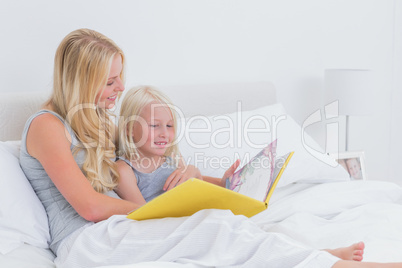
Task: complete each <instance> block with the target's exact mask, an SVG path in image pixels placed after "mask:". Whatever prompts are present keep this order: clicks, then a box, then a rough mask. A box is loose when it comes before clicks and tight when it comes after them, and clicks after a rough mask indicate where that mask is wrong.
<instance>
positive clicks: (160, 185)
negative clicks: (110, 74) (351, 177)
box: [116, 86, 240, 204]
mask: <svg viewBox="0 0 402 268" xmlns="http://www.w3.org/2000/svg"><path fill="white" fill-rule="evenodd" d="M176 125H177V120H176V113H175V106H174V105H173V104H172V102H171V101H170V100H169V98H168V97H167V96H166V95H164V94H163V93H162V92H160V91H158V90H157V89H155V88H153V87H151V86H140V87H137V88H133V89H131V90H130V91H129V92H128V93H127V94H126V96H125V98H124V100H123V102H122V105H121V110H120V122H119V136H120V144H119V150H118V157H119V160H118V161H117V169H118V172H119V174H120V180H119V185H118V186H117V188H116V192H117V193H118V195H119V196H120V197H121V198H123V199H125V200H130V201H132V202H135V203H137V204H145V202H148V201H149V200H151V199H153V198H155V197H156V196H158V195H160V194H162V193H163V192H165V191H166V190H169V189H171V188H173V187H174V186H176V185H178V184H180V183H182V182H183V181H185V180H186V179H188V178H187V177H185V178H183V177H181V178H178V177H173V176H171V177H169V176H170V175H171V174H172V173H173V172H174V171H175V170H176V169H177V167H178V166H179V165H183V160H182V159H181V157H180V153H179V150H178V145H177V141H176ZM239 163H240V161H239V160H238V161H236V162H235V163H234V164H233V165H232V166H231V167H230V168H229V169H228V170H227V171H226V173H225V174H224V176H223V178H222V179H219V178H213V177H207V176H201V174H200V172H199V170H198V169H197V168H195V167H193V166H190V167H188V168H191V169H193V170H194V173H195V177H196V178H198V179H203V180H206V181H209V182H211V183H214V184H217V185H220V186H224V179H225V178H227V177H229V176H230V175H231V174H233V173H234V171H235V170H236V168H237V167H238V165H239ZM132 193H135V194H132Z"/></svg>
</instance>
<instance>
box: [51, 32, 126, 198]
mask: <svg viewBox="0 0 402 268" xmlns="http://www.w3.org/2000/svg"><path fill="white" fill-rule="evenodd" d="M115 55H120V56H121V59H122V64H123V69H122V72H121V74H120V78H121V79H122V81H124V63H125V58H124V54H123V51H122V50H121V49H120V48H119V47H118V46H117V45H116V44H115V43H114V42H113V41H112V40H110V39H109V38H107V37H106V36H104V35H102V34H100V33H98V32H96V31H93V30H89V29H79V30H76V31H73V32H71V33H70V34H68V35H67V36H66V37H65V38H64V39H63V40H62V42H61V43H60V45H59V47H58V48H57V51H56V55H55V60H54V78H53V93H52V95H51V97H50V99H49V101H48V105H51V107H52V108H53V109H54V111H55V112H56V113H58V114H59V115H61V116H62V117H63V118H64V119H65V120H66V121H67V122H68V123H69V124H70V126H71V128H72V129H73V130H74V132H75V134H76V136H77V138H78V140H79V141H80V144H79V146H76V147H75V148H74V153H77V152H78V151H79V150H84V151H85V152H86V158H85V161H84V163H83V167H82V169H83V172H84V174H85V176H86V177H87V179H88V181H89V182H90V183H91V184H92V186H93V188H94V189H95V190H96V191H97V192H100V193H104V192H106V191H109V190H112V189H113V188H115V187H116V186H117V181H118V177H119V175H118V172H117V168H116V164H115V162H114V160H115V149H116V147H115V140H116V134H115V126H114V124H113V123H112V120H111V118H110V116H111V114H110V112H109V111H107V110H106V109H104V108H99V107H97V106H96V105H95V104H96V103H97V101H98V100H97V99H96V97H97V95H98V94H99V93H101V92H100V90H101V89H103V88H104V87H105V85H106V84H107V79H108V76H109V72H110V68H111V64H112V60H113V58H114V57H115Z"/></svg>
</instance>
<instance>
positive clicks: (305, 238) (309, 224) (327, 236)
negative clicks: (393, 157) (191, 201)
mask: <svg viewBox="0 0 402 268" xmlns="http://www.w3.org/2000/svg"><path fill="white" fill-rule="evenodd" d="M252 220H253V221H255V222H256V223H257V224H258V225H259V226H260V227H261V228H262V229H264V230H266V231H268V232H278V233H283V234H286V235H288V236H290V237H292V238H294V239H296V240H298V241H300V242H302V243H304V244H306V245H309V246H311V247H314V248H320V249H324V248H334V247H341V246H346V245H349V244H352V243H355V242H357V241H364V242H365V244H366V249H365V255H364V260H365V261H376V262H396V261H399V262H401V261H402V254H401V252H402V188H401V187H399V186H397V185H395V184H392V183H388V182H380V181H351V182H336V183H326V184H319V185H307V184H293V185H289V186H288V187H285V188H280V189H277V191H276V192H275V194H274V195H273V197H272V201H271V203H270V205H269V208H268V209H267V210H266V211H264V212H262V213H260V214H258V215H256V216H254V217H253V218H252ZM161 224H162V221H161ZM161 228H163V227H162V226H161ZM52 259H53V255H52V254H51V253H50V251H49V250H44V249H39V248H36V247H32V246H29V245H24V246H22V247H20V248H18V249H17V250H15V251H13V252H11V253H9V254H7V256H4V255H0V264H1V267H11V268H13V267H44V268H48V267H49V268H50V267H54V264H53V262H52ZM5 265H6V266H5ZM102 267H108V268H112V267H119V268H128V267H133V268H137V267H199V266H196V265H194V264H176V263H168V262H143V263H137V264H132V265H113V266H102Z"/></svg>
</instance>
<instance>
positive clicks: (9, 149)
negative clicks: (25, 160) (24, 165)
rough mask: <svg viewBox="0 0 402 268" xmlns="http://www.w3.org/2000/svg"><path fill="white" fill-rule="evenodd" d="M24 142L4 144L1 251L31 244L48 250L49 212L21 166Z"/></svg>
mask: <svg viewBox="0 0 402 268" xmlns="http://www.w3.org/2000/svg"><path fill="white" fill-rule="evenodd" d="M19 145H20V142H19V141H18V142H16V141H14V142H10V141H8V142H0V218H1V219H0V252H1V253H2V254H6V253H8V252H10V251H12V250H13V249H15V248H17V247H19V246H20V245H22V244H24V243H27V244H30V245H34V246H37V247H41V248H48V241H49V240H50V235H49V226H48V220H47V216H46V212H45V209H44V208H43V206H42V203H41V202H40V201H39V199H38V197H37V196H36V194H35V192H34V191H33V189H32V187H31V185H30V183H29V182H28V180H27V179H26V177H25V174H24V172H23V171H22V169H21V167H20V164H19V160H18V158H19V147H20V146H19Z"/></svg>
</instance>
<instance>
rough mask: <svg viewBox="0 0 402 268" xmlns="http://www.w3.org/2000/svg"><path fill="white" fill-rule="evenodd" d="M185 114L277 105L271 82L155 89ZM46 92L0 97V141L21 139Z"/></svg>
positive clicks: (228, 111)
mask: <svg viewBox="0 0 402 268" xmlns="http://www.w3.org/2000/svg"><path fill="white" fill-rule="evenodd" d="M158 88H159V89H160V90H162V91H164V92H165V93H166V94H167V95H168V96H169V97H170V98H171V99H172V101H173V103H174V104H175V105H177V106H178V107H180V108H181V109H182V111H183V112H184V114H185V115H186V116H187V117H188V116H193V115H214V114H224V113H231V112H235V111H236V110H237V107H238V102H239V101H240V102H241V107H242V110H243V111H247V110H252V109H255V108H258V107H261V106H264V105H269V104H273V103H275V102H276V93H275V87H274V85H273V84H272V83H270V82H250V83H231V84H209V85H208V84H205V85H202V84H200V85H188V86H187V85H181V86H158ZM48 95H49V94H47V93H46V92H14V93H3V94H0V96H1V97H0V140H1V141H7V140H20V139H21V133H22V130H23V128H24V125H25V122H26V120H27V119H28V117H29V116H30V115H32V114H33V113H34V112H35V111H37V110H39V109H40V107H41V105H42V104H43V103H44V102H45V101H46V100H47V98H48Z"/></svg>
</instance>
